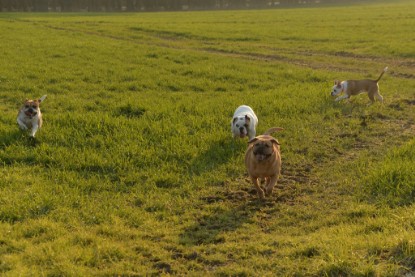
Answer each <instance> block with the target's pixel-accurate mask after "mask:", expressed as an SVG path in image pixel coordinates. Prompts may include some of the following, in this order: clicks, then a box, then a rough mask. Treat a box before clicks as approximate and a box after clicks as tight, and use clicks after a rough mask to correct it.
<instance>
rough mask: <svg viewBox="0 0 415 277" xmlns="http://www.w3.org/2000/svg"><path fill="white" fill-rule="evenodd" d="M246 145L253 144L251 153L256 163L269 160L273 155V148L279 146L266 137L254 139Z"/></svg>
mask: <svg viewBox="0 0 415 277" xmlns="http://www.w3.org/2000/svg"><path fill="white" fill-rule="evenodd" d="M248 143H249V144H251V143H253V146H252V153H253V154H254V156H255V159H256V160H257V161H264V160H267V159H269V158H270V157H271V156H272V155H273V154H274V151H275V149H274V146H276V145H279V142H278V140H276V139H275V138H273V137H271V136H268V135H262V136H259V137H256V138H254V139H252V140H250V141H249V142H248Z"/></svg>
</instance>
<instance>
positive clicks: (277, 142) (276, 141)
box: [271, 138, 280, 145]
mask: <svg viewBox="0 0 415 277" xmlns="http://www.w3.org/2000/svg"><path fill="white" fill-rule="evenodd" d="M271 141H272V143H275V144H277V145H280V143H279V141H278V140H277V139H276V138H272V139H271Z"/></svg>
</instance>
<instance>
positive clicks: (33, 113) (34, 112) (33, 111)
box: [25, 109, 37, 117]
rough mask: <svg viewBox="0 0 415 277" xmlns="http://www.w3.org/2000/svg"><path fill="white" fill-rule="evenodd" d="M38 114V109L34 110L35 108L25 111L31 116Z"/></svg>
mask: <svg viewBox="0 0 415 277" xmlns="http://www.w3.org/2000/svg"><path fill="white" fill-rule="evenodd" d="M36 114H37V111H36V110H33V109H29V110H27V111H25V115H27V116H30V117H33V116H35V115H36Z"/></svg>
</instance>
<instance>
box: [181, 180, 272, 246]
mask: <svg viewBox="0 0 415 277" xmlns="http://www.w3.org/2000/svg"><path fill="white" fill-rule="evenodd" d="M201 200H203V201H204V202H205V203H206V204H207V205H209V204H212V205H214V206H216V205H218V206H217V207H215V208H213V209H214V210H213V211H212V212H211V213H210V214H208V215H202V216H200V217H199V218H198V219H196V222H195V223H194V224H193V225H192V226H190V227H188V228H186V229H185V231H184V232H183V234H181V235H180V243H181V244H183V245H202V244H220V243H225V242H226V236H225V234H226V233H228V232H233V231H235V230H237V229H238V228H241V226H242V225H244V224H246V223H254V222H253V220H252V218H253V217H254V215H255V214H256V213H257V212H258V211H259V210H261V209H264V208H269V207H275V202H276V201H279V200H277V199H276V198H269V199H267V200H265V201H264V200H260V199H258V198H257V195H256V190H255V189H254V188H253V187H248V188H246V189H242V190H238V191H227V192H225V193H223V194H217V195H212V196H206V197H203V198H201ZM224 202H228V203H229V202H230V203H231V205H232V207H231V208H230V209H226V208H224V207H221V206H222V205H221V203H224ZM224 206H228V205H224Z"/></svg>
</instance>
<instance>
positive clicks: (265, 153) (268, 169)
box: [245, 127, 283, 199]
mask: <svg viewBox="0 0 415 277" xmlns="http://www.w3.org/2000/svg"><path fill="white" fill-rule="evenodd" d="M281 130H283V129H282V128H279V127H274V128H271V129H268V130H267V131H266V132H265V133H264V134H263V135H260V136H257V137H255V138H253V139H251V140H250V141H249V142H248V149H247V150H246V153H245V165H246V168H247V170H248V174H249V177H251V180H252V182H253V183H254V185H255V188H256V190H257V192H258V196H259V198H261V199H264V198H265V195H267V196H269V195H271V193H272V189H273V188H274V186H275V185H276V183H277V180H278V177H279V175H280V171H281V154H280V146H279V142H278V140H277V139H275V138H273V137H272V136H270V134H272V133H274V132H277V131H281ZM259 179H265V193H264V190H263V189H262V188H261V186H260V182H259V181H260V180H259Z"/></svg>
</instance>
